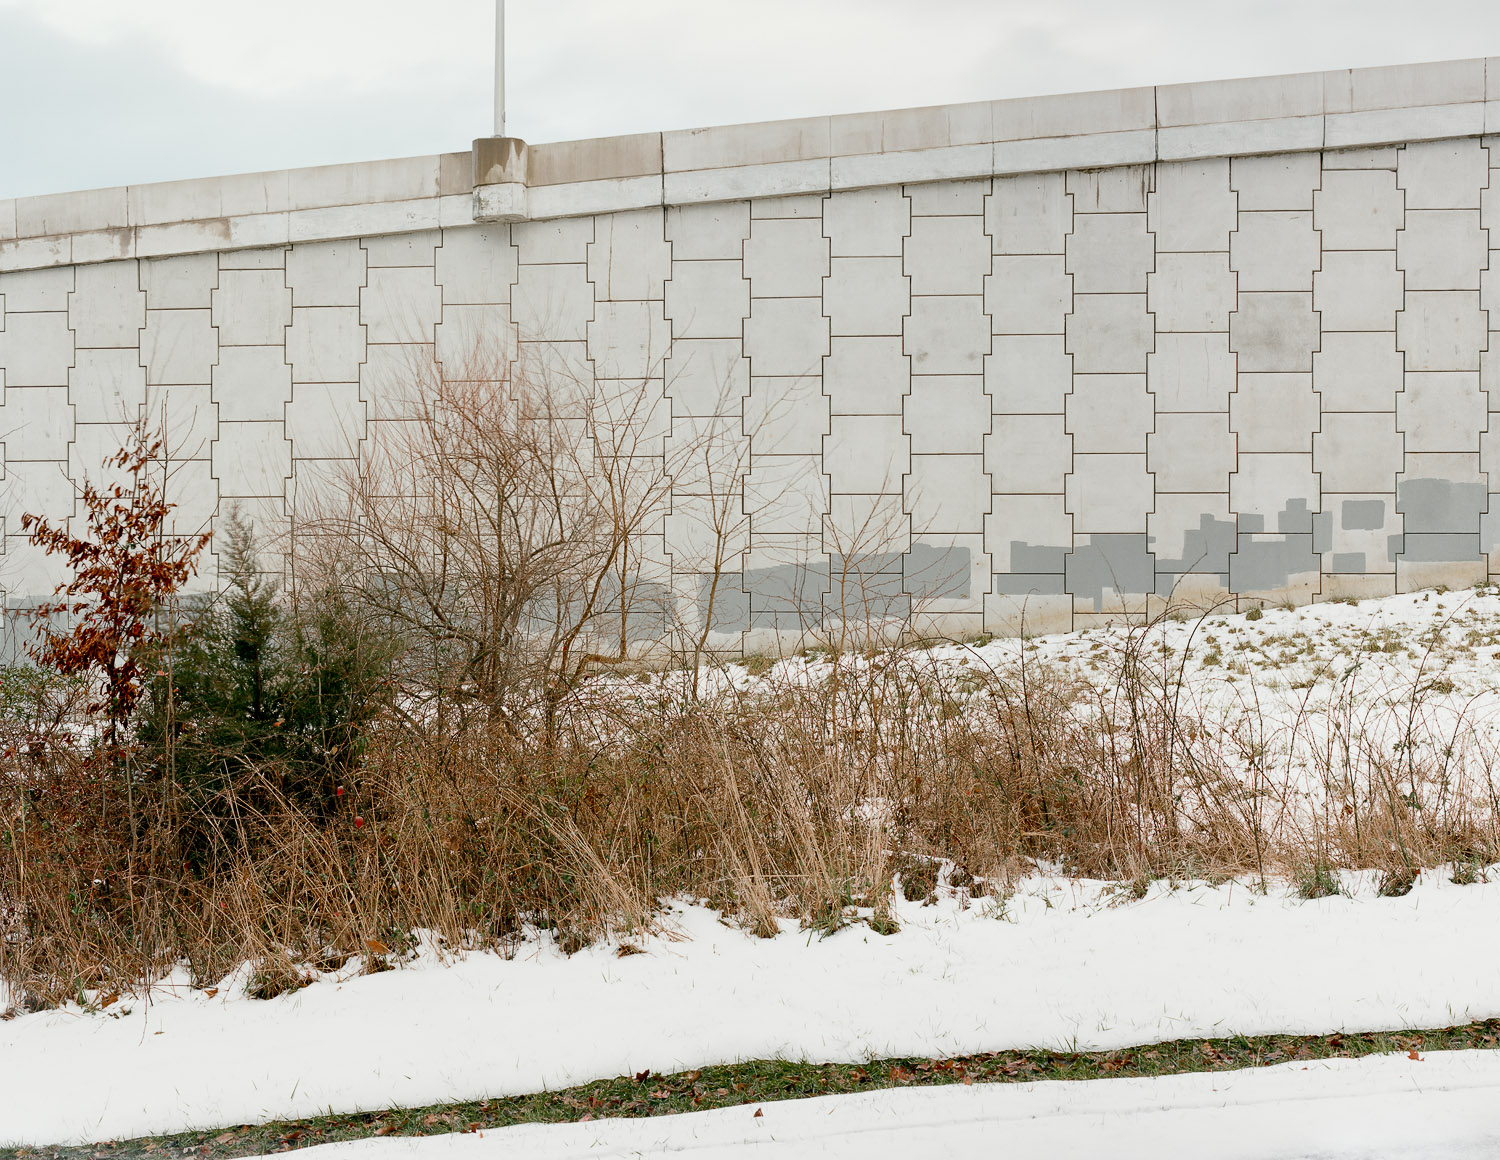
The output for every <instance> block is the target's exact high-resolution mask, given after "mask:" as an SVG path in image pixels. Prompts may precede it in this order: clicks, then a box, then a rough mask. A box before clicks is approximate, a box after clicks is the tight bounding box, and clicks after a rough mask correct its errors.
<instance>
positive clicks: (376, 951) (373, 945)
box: [365, 938, 391, 955]
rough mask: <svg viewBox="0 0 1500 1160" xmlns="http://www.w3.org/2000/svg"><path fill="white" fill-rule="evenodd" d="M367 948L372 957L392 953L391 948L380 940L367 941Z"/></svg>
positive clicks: (371, 939) (368, 939)
mask: <svg viewBox="0 0 1500 1160" xmlns="http://www.w3.org/2000/svg"><path fill="white" fill-rule="evenodd" d="M365 946H367V947H369V948H370V953H371V954H372V955H388V954H390V953H391V948H390V947H388V946H386V945H385V943H383V942H381V941H380V940H379V939H378V938H367V939H365Z"/></svg>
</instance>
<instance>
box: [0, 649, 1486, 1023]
mask: <svg viewBox="0 0 1500 1160" xmlns="http://www.w3.org/2000/svg"><path fill="white" fill-rule="evenodd" d="M1143 651H1144V650H1139V651H1137V652H1136V653H1135V654H1134V655H1131V656H1127V657H1123V658H1120V664H1119V667H1118V668H1117V669H1116V670H1115V672H1114V673H1113V674H1112V675H1111V679H1109V680H1106V681H1100V682H1090V683H1083V682H1081V681H1077V680H1074V679H1070V678H1068V677H1067V676H1065V675H1064V674H1062V673H1060V672H1057V671H1051V670H1048V669H1045V668H1041V667H1038V666H1036V665H1035V664H1019V665H1018V666H1017V667H1016V668H1013V669H1006V670H1001V671H989V670H979V671H978V672H976V673H975V674H974V675H973V676H971V677H970V678H969V679H968V680H966V681H965V682H962V683H960V684H959V685H957V686H956V685H955V682H954V681H953V680H952V679H951V676H949V677H947V678H946V679H945V677H944V674H943V673H941V672H939V671H938V669H937V668H936V666H935V665H934V662H933V661H932V660H931V655H930V654H927V653H922V652H905V653H903V652H895V651H892V652H888V653H882V654H877V655H876V656H875V657H874V658H873V659H872V658H866V657H854V656H846V657H841V658H835V659H834V660H833V661H832V662H830V663H829V664H828V665H827V666H826V668H825V671H823V672H821V673H820V674H819V675H817V677H816V679H804V678H802V677H798V678H797V679H791V678H785V679H783V678H781V677H778V672H779V671H780V670H776V669H773V670H770V671H769V672H767V673H766V674H764V675H763V676H762V677H761V678H760V679H759V681H758V683H757V684H756V685H755V687H754V691H753V692H751V693H749V694H744V693H739V692H736V691H734V689H733V687H732V686H728V685H725V686H723V687H722V690H721V691H718V692H710V691H705V692H704V693H702V694H701V695H700V696H698V697H696V698H693V697H688V696H684V695H682V694H681V692H680V691H679V690H678V688H677V687H676V686H675V684H674V682H673V681H671V680H664V681H657V682H653V683H652V684H651V685H650V686H647V688H648V689H649V695H646V696H642V695H641V689H642V688H643V686H641V685H640V684H639V683H636V682H630V683H629V684H628V685H627V684H626V683H625V682H616V683H613V684H610V683H605V684H603V685H599V684H597V683H596V684H594V685H592V686H589V685H586V686H584V687H582V688H581V689H580V690H579V691H578V692H577V693H576V694H575V695H574V696H572V697H570V698H569V699H567V700H566V701H565V702H564V704H563V705H562V707H561V709H560V710H559V711H558V712H557V714H556V715H555V716H554V718H553V720H552V723H551V726H550V727H544V725H545V723H539V724H538V726H537V728H536V729H534V730H533V731H530V732H524V731H518V730H517V729H516V727H515V722H514V720H513V719H507V720H506V721H504V722H499V723H497V722H494V721H486V720H484V719H483V718H482V717H480V716H478V715H474V714H470V715H469V716H468V717H467V718H465V719H463V720H456V719H454V718H451V717H449V718H444V720H443V724H442V725H441V727H439V726H438V725H437V724H435V721H436V720H437V718H435V717H425V718H424V717H414V716H412V715H410V714H404V713H400V712H396V711H390V712H387V713H386V714H384V715H383V716H382V717H381V718H379V719H378V720H376V721H374V722H372V723H371V724H370V726H369V733H368V737H367V739H366V743H365V745H364V747H363V750H362V752H363V756H362V758H361V760H360V762H359V764H358V767H357V768H354V769H351V770H350V771H349V774H348V778H347V783H346V785H344V786H343V787H342V788H343V789H344V792H342V793H338V794H337V795H336V796H334V797H333V798H332V799H331V800H329V801H325V802H322V803H315V804H309V803H307V802H305V801H297V800H294V799H293V798H292V797H290V796H288V795H286V794H284V793H281V792H279V791H278V790H277V789H276V788H275V787H276V785H277V783H278V778H277V777H276V776H274V774H273V771H270V770H267V769H264V768H262V769H247V770H245V772H244V776H243V777H240V778H236V779H231V780H230V781H229V782H227V783H226V784H225V785H224V786H222V787H221V788H220V790H219V794H218V797H217V798H216V799H215V803H214V808H213V811H212V812H213V815H214V816H215V817H216V818H220V819H232V820H233V821H232V825H230V824H228V823H220V824H218V825H217V826H216V827H215V828H211V830H210V831H209V832H211V833H212V834H214V835H215V836H214V838H213V840H212V843H211V846H212V848H211V850H210V851H209V852H208V853H207V854H204V853H203V852H202V851H201V850H200V852H199V854H198V855H197V856H196V857H195V858H194V859H192V860H179V857H180V854H181V852H182V849H183V845H184V837H185V835H186V834H187V833H189V832H190V831H191V832H192V833H193V834H194V835H195V836H194V838H193V841H194V842H195V843H198V844H199V845H200V846H201V843H202V842H203V840H204V839H203V833H204V827H203V817H202V811H201V810H200V813H199V816H198V817H197V819H196V821H194V820H193V819H191V818H186V817H183V816H182V815H181V813H180V811H174V810H173V809H171V808H168V806H169V803H167V802H165V801H162V800H155V801H147V800H143V798H142V794H143V793H144V792H146V790H147V789H148V788H149V785H148V783H145V782H142V783H140V784H138V785H137V786H136V787H135V789H134V791H133V792H134V794H135V797H134V800H132V797H131V795H132V789H131V787H130V785H129V784H127V783H126V782H124V781H123V780H122V779H121V778H119V777H115V776H102V775H101V774H100V773H99V772H98V770H97V767H95V766H92V765H90V763H89V762H88V761H87V760H86V758H85V756H84V755H82V754H79V753H77V752H75V751H74V750H73V749H71V748H69V747H68V746H67V745H54V746H53V747H52V748H50V749H48V750H47V751H45V752H44V753H42V754H40V755H36V756H32V757H28V758H25V759H24V760H23V761H20V762H19V763H17V762H15V761H14V759H13V762H12V763H11V764H10V765H9V769H8V771H7V772H8V773H9V775H10V776H7V777H5V778H3V779H0V841H3V848H4V851H5V855H6V856H5V859H4V862H3V864H0V895H3V897H4V898H5V899H6V900H7V905H8V906H9V907H10V908H11V913H12V914H13V915H18V916H19V918H17V919H15V920H14V921H13V922H12V925H11V929H10V931H9V933H8V935H7V937H6V938H5V939H3V940H0V973H3V977H4V978H5V979H6V980H7V981H8V982H9V983H10V984H11V986H12V987H13V989H14V991H15V993H17V994H20V995H24V996H28V997H29V998H30V999H31V1000H32V1001H35V1002H43V1003H45V1002H56V1001H59V1000H61V999H65V998H68V997H73V996H76V995H78V994H80V993H81V992H82V991H83V990H85V989H118V988H120V987H122V986H125V985H128V984H129V983H130V982H131V981H135V980H139V979H142V978H147V977H150V976H151V975H153V974H155V973H159V972H161V971H163V970H165V969H167V968H169V967H170V966H171V965H172V964H174V963H176V962H178V961H181V960H186V961H187V962H188V963H189V964H190V966H191V968H192V971H193V974H194V976H195V978H196V979H198V980H199V981H200V982H202V983H204V984H205V985H206V984H208V983H211V982H213V981H215V980H217V979H219V978H221V977H222V976H223V975H225V974H226V973H228V972H229V971H230V970H231V969H233V968H234V967H235V966H237V965H238V964H240V963H242V962H246V961H253V962H256V963H258V964H261V967H260V973H259V975H258V976H257V977H258V978H259V977H261V976H264V979H265V981H266V986H265V988H263V989H266V990H267V993H272V991H274V990H275V989H277V988H279V987H284V986H286V985H295V982H296V980H297V979H298V978H300V977H301V976H303V975H305V974H306V970H307V968H306V966H305V964H309V963H322V962H342V961H344V960H345V959H346V958H348V957H350V956H356V955H357V956H362V957H363V958H365V959H366V960H367V961H370V962H371V963H374V962H376V961H381V962H383V961H384V960H385V959H386V958H387V957H389V956H390V955H391V954H397V953H399V952H400V950H401V949H402V948H403V946H404V945H405V942H406V940H407V939H408V938H409V935H410V932H412V931H413V930H416V929H426V930H428V931H431V932H433V935H434V937H437V938H440V939H441V940H444V941H446V943H447V944H448V945H450V946H454V947H459V946H499V947H506V946H508V945H510V944H512V943H513V941H514V940H515V939H516V938H517V936H518V935H519V934H520V933H521V932H522V930H523V929H524V928H526V927H528V926H540V927H543V928H548V929H551V930H553V931H554V932H555V934H556V936H557V937H558V939H559V940H560V942H561V943H562V945H564V946H565V947H577V946H582V945H584V944H585V943H586V942H588V941H590V940H592V939H594V938H597V937H598V936H600V935H601V934H603V933H604V932H606V931H609V930H614V931H617V932H624V931H627V930H630V929H635V928H640V927H645V926H649V925H650V924H651V923H652V922H653V919H654V916H655V914H656V913H657V911H658V909H659V906H660V900H661V899H662V898H664V897H668V896H681V895H688V896H693V897H698V898H703V899H707V900H709V901H711V902H712V903H713V904H714V905H716V906H719V907H721V908H722V909H724V910H725V911H726V912H728V913H729V914H731V915H737V916H739V918H740V920H741V921H742V922H743V924H744V925H745V927H746V928H747V929H748V930H750V931H753V932H756V933H760V934H769V933H772V932H774V931H775V930H776V929H777V921H778V920H779V919H788V918H791V919H799V920H800V921H801V922H802V923H803V924H805V925H807V926H809V927H814V928H818V929H823V930H828V929H832V928H834V927H836V926H838V925H840V924H841V923H843V922H844V921H847V919H848V916H849V914H850V913H851V912H850V910H849V908H851V907H855V908H867V911H866V912H867V913H869V912H873V915H874V916H875V918H876V920H879V919H880V916H882V915H885V914H887V913H888V910H889V900H890V892H891V890H892V883H893V877H894V875H895V873H896V872H897V871H898V870H899V871H901V872H902V876H903V879H906V880H908V881H911V880H918V879H920V878H921V877H922V868H923V867H924V866H925V867H929V868H930V867H931V866H932V865H934V864H935V860H936V859H939V858H941V859H946V860H949V861H951V862H952V863H954V864H956V865H957V866H959V867H961V868H962V869H963V870H964V871H965V872H967V873H968V874H969V875H972V876H977V877H978V878H979V879H981V880H983V879H990V880H998V879H1000V878H1002V877H1003V876H1004V875H1005V874H1006V872H1007V867H1009V866H1014V865H1015V864H1016V863H1017V860H1021V861H1023V862H1027V861H1042V862H1046V863H1050V864H1056V865H1058V866H1060V867H1062V868H1064V869H1065V870H1067V871H1069V872H1072V873H1078V874H1083V875H1087V876H1091V877H1102V878H1113V879H1117V880H1120V881H1126V882H1141V881H1145V880H1148V879H1150V878H1155V877H1163V876H1226V875H1230V874H1235V873H1247V872H1248V873H1251V874H1263V873H1268V872H1273V871H1281V872H1285V873H1287V874H1288V875H1290V876H1292V877H1294V878H1295V880H1296V881H1299V882H1302V883H1304V892H1305V893H1306V895H1307V896H1308V897H1316V896H1319V895H1321V894H1326V893H1329V892H1331V891H1332V890H1335V889H1337V885H1336V878H1335V877H1334V875H1333V869H1335V868H1338V867H1350V866H1358V867H1376V868H1378V869H1381V870H1383V871H1385V873H1386V875H1387V879H1388V881H1389V882H1390V883H1391V890H1390V892H1391V893H1395V892H1399V889H1400V886H1401V884H1402V883H1403V882H1405V883H1406V884H1407V885H1409V882H1410V879H1411V874H1412V872H1413V870H1414V868H1419V867H1423V866H1431V865H1436V864H1440V863H1442V862H1448V861H1452V862H1455V863H1458V862H1475V861H1484V860H1488V859H1489V857H1490V852H1491V851H1493V850H1495V849H1496V842H1495V833H1494V824H1493V818H1494V814H1493V813H1492V812H1490V811H1487V810H1484V809H1482V808H1481V807H1482V805H1483V802H1482V801H1481V800H1478V799H1477V797H1476V794H1475V792H1474V790H1475V788H1476V787H1475V785H1473V784H1470V783H1469V782H1466V781H1465V780H1464V779H1465V778H1470V777H1471V775H1472V771H1471V770H1469V769H1468V768H1467V767H1465V768H1464V769H1460V768H1458V763H1457V762H1456V760H1455V758H1454V757H1453V756H1451V755H1448V756H1444V755H1442V754H1438V755H1436V756H1430V757H1424V756H1422V755H1421V754H1420V753H1418V754H1411V753H1403V754H1401V755H1399V764H1396V763H1393V762H1392V761H1387V760H1385V759H1384V758H1380V757H1379V756H1378V755H1377V754H1376V753H1374V752H1373V751H1368V752H1364V753H1363V756H1362V757H1361V759H1360V763H1359V764H1356V763H1355V762H1354V759H1353V758H1352V757H1351V759H1350V762H1349V763H1348V764H1344V765H1341V766H1340V767H1339V771H1340V775H1341V776H1342V777H1345V778H1346V779H1349V781H1348V783H1347V784H1345V785H1344V786H1343V789H1344V791H1345V792H1344V793H1343V794H1342V796H1337V795H1336V796H1335V797H1333V798H1331V799H1330V800H1329V801H1328V802H1325V803H1323V808H1322V809H1321V811H1313V812H1309V811H1308V810H1307V809H1305V808H1302V807H1301V805H1299V803H1298V802H1297V801H1296V800H1295V794H1294V792H1293V790H1292V788H1291V785H1290V782H1289V779H1288V777H1287V776H1285V773H1284V771H1283V772H1282V773H1277V771H1276V770H1274V769H1269V768H1263V767H1259V766H1256V765H1255V762H1254V760H1252V761H1251V762H1250V763H1249V766H1248V769H1249V772H1248V774H1247V765H1246V763H1245V762H1244V761H1242V760H1240V758H1239V751H1238V750H1237V748H1236V746H1237V743H1242V742H1244V740H1245V738H1243V737H1241V738H1238V739H1236V738H1232V737H1226V736H1225V735H1223V734H1217V733H1215V732H1214V731H1212V730H1210V729H1208V728H1205V727H1204V725H1203V724H1202V722H1201V720H1200V719H1199V718H1198V717H1197V716H1196V715H1194V714H1192V713H1189V712H1188V711H1187V709H1186V707H1185V706H1184V703H1183V701H1182V698H1181V695H1180V692H1179V690H1178V689H1177V688H1176V687H1175V686H1173V685H1172V683H1171V682H1170V681H1168V682H1167V683H1166V684H1165V685H1160V684H1156V683H1154V678H1155V677H1156V676H1159V675H1160V673H1159V671H1154V670H1152V669H1150V667H1149V666H1148V665H1146V664H1145V663H1144V662H1143V657H1142V655H1141V653H1142V652H1143ZM705 684H708V682H705ZM627 688H628V691H629V694H630V695H629V696H624V695H619V694H621V693H622V692H623V691H624V690H626V689H627ZM1416 748H1418V749H1420V746H1418V747H1416ZM1486 773H1487V771H1486ZM1350 803H1353V804H1352V805H1351V804H1350ZM1302 804H1303V805H1305V803H1302ZM174 819H175V820H174ZM929 859H930V860H929ZM1330 883H1332V884H1333V885H1330ZM975 888H976V889H978V888H979V887H978V885H977V884H976V887H975ZM929 890H930V885H928V884H925V883H924V884H921V885H919V886H918V888H917V893H918V896H920V895H921V894H925V893H926V892H927V891H929ZM288 979H290V980H291V983H290V984H289V983H288V982H287V980H288Z"/></svg>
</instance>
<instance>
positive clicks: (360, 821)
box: [354, 818, 365, 829]
mask: <svg viewBox="0 0 1500 1160" xmlns="http://www.w3.org/2000/svg"><path fill="white" fill-rule="evenodd" d="M364 824H365V820H364V818H355V819H354V826H355V829H358V828H359V827H360V826H362V825H364Z"/></svg>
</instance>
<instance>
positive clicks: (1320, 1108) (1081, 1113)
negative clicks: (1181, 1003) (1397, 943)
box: [301, 1051, 1500, 1160]
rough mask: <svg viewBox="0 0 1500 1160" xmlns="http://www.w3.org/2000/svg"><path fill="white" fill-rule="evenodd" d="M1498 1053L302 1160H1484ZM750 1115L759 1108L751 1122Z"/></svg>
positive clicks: (1106, 1083)
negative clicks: (1179, 1159)
mask: <svg viewBox="0 0 1500 1160" xmlns="http://www.w3.org/2000/svg"><path fill="white" fill-rule="evenodd" d="M1497 1100H1500V1053H1497V1052H1477V1051H1464V1052H1441V1053H1434V1054H1431V1055H1427V1056H1424V1057H1422V1058H1421V1059H1419V1060H1411V1059H1408V1058H1406V1057H1405V1056H1396V1057H1392V1056H1373V1057H1369V1058H1366V1059H1360V1060H1325V1061H1321V1062H1318V1063H1309V1064H1283V1065H1280V1066H1277V1067H1269V1068H1261V1069H1256V1070H1252V1071H1239V1072H1225V1073H1217V1074H1201V1073H1200V1074H1197V1075H1176V1076H1165V1077H1161V1078H1157V1079H1104V1080H1087V1081H1083V1082H1076V1083H1061V1082H1055V1081H1054V1082H1050V1083H1046V1082H1044V1083H1025V1084H989V1085H976V1086H974V1087H961V1086H953V1087H944V1088H907V1089H903V1090H895V1091H879V1092H866V1093H861V1094H858V1095H840V1096H822V1097H817V1098H814V1099H803V1100H788V1101H785V1102H781V1103H771V1104H762V1105H760V1106H759V1107H758V1108H757V1107H755V1106H753V1105H752V1106H747V1107H739V1108H724V1109H720V1110H717V1111H711V1112H693V1113H689V1114H686V1115H677V1116H663V1117H659V1118H656V1119H646V1120H599V1121H595V1122H592V1123H583V1124H548V1125H523V1126H520V1127H514V1128H505V1129H501V1130H499V1131H487V1132H483V1133H476V1134H473V1135H448V1136H429V1137H427V1138H425V1139H410V1138H408V1139H402V1138H400V1137H386V1138H383V1139H369V1140H360V1141H355V1142H350V1143H344V1144H325V1145H322V1146H320V1147H316V1148H312V1149H310V1150H308V1151H307V1152H306V1153H302V1154H301V1155H304V1156H305V1157H306V1160H487V1158H488V1157H492V1156H526V1157H527V1158H528V1160H584V1158H590V1160H598V1158H601V1157H623V1156H654V1155H663V1154H672V1153H678V1152H688V1151H691V1152H692V1154H693V1155H694V1156H697V1157H702V1158H703V1160H712V1158H717V1157H724V1158H726V1160H728V1158H734V1160H754V1158H756V1157H766V1158H781V1160H788V1158H792V1157H810V1156H816V1157H819V1158H820V1160H843V1158H846V1157H847V1158H849V1160H855V1158H858V1160H907V1158H908V1157H911V1156H936V1155H944V1156H949V1157H953V1158H954V1160H965V1158H968V1157H976V1158H977V1157H986V1158H989V1157H994V1156H1001V1155H1003V1156H1047V1157H1051V1158H1055V1160H1073V1158H1079V1160H1083V1158H1087V1160H1094V1158H1095V1157H1099V1156H1109V1157H1111V1160H1160V1158H1161V1157H1170V1156H1213V1157H1215V1158H1216V1160H1266V1158H1268V1157H1276V1160H1299V1158H1308V1160H1310V1158H1312V1157H1317V1158H1318V1160H1375V1158H1376V1157H1379V1158H1385V1157H1390V1156H1400V1157H1402V1158H1403V1160H1429V1158H1430V1160H1489V1158H1491V1157H1493V1156H1495V1155H1497V1154H1500V1118H1497V1117H1496V1115H1495V1108H1496V1102H1497ZM757 1111H758V1112H759V1113H760V1114H758V1115H757Z"/></svg>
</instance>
